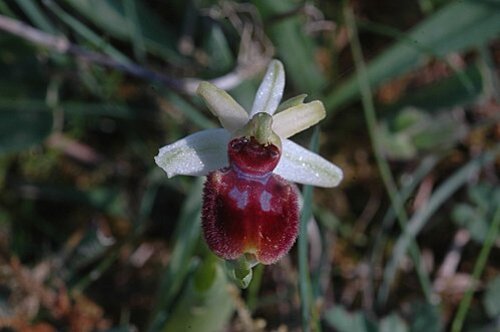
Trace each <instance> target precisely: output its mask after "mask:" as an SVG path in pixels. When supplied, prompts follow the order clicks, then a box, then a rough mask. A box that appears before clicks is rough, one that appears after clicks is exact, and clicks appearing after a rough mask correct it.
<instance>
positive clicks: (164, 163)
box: [155, 129, 231, 178]
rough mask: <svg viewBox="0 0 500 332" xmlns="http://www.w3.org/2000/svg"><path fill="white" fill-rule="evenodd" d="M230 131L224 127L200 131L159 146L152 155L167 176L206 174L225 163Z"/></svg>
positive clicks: (226, 161) (226, 163) (223, 165)
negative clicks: (156, 153)
mask: <svg viewBox="0 0 500 332" xmlns="http://www.w3.org/2000/svg"><path fill="white" fill-rule="evenodd" d="M230 136H231V135H230V134H229V132H228V131H227V130H224V129H207V130H203V131H199V132H197V133H194V134H192V135H189V136H187V137H184V138H183V139H180V140H178V141H177V142H175V143H172V144H169V145H166V146H164V147H162V148H161V149H160V151H159V153H158V155H157V156H156V157H155V161H156V164H157V165H158V166H160V167H161V168H162V169H163V170H164V171H165V172H166V173H167V176H168V177H169V178H171V177H173V176H175V175H193V176H201V175H206V174H208V173H209V172H210V171H213V170H216V169H219V168H222V167H225V166H228V165H229V163H228V160H227V144H228V142H229V139H230Z"/></svg>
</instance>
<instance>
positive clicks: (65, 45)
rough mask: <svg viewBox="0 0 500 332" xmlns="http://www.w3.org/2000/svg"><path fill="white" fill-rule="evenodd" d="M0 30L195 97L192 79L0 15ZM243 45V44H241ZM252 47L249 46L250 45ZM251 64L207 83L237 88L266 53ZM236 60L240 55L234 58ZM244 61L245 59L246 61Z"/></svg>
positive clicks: (263, 62) (257, 68)
mask: <svg viewBox="0 0 500 332" xmlns="http://www.w3.org/2000/svg"><path fill="white" fill-rule="evenodd" d="M0 30H4V31H7V32H9V33H11V34H13V35H16V36H18V37H20V38H23V39H25V40H28V41H30V42H32V43H34V44H37V45H40V46H43V47H46V48H48V49H50V50H53V51H55V52H58V53H62V54H69V55H73V56H75V57H78V58H79V59H81V60H83V61H87V62H91V63H94V64H98V65H101V66H104V67H108V68H112V69H115V70H118V71H121V72H124V73H127V74H129V75H132V76H135V77H139V78H142V79H146V80H148V81H155V82H159V83H161V84H164V85H165V86H167V87H168V88H170V89H172V90H175V91H177V92H180V93H186V94H195V93H196V89H197V88H198V85H199V83H200V82H201V80H199V79H196V78H181V79H179V78H175V77H172V76H168V75H165V74H163V73H159V72H157V71H153V70H150V69H147V68H144V67H142V66H140V65H138V64H135V63H122V62H118V61H117V60H115V59H113V58H111V57H109V56H107V55H104V54H101V53H97V52H93V51H89V50H87V49H85V48H83V47H80V46H78V45H74V44H72V43H71V42H69V41H68V40H67V39H66V38H65V37H59V36H54V35H51V34H49V33H46V32H43V31H40V30H38V29H35V28H33V27H32V26H29V25H28V24H26V23H23V22H20V21H18V20H15V19H12V18H10V17H7V16H4V15H0ZM242 44H243V41H242ZM252 44H253V43H252ZM243 49H250V50H252V49H253V50H255V48H254V47H248V46H247V47H245V48H243ZM250 57H251V58H252V61H244V62H240V61H239V62H238V65H237V66H236V67H235V68H234V69H233V71H231V72H230V73H228V74H226V75H223V76H221V77H218V78H215V79H212V80H210V82H212V83H213V84H215V85H217V86H218V87H219V88H221V89H224V90H228V89H231V88H234V87H236V86H237V85H239V84H240V83H241V82H242V81H243V80H245V79H247V78H249V77H251V76H253V75H254V74H255V73H257V72H259V71H260V70H262V69H263V68H265V65H266V64H267V62H268V61H269V60H270V55H269V54H266V52H264V53H262V54H258V55H255V54H252V55H251V56H250ZM238 58H240V55H239V56H238ZM246 60H248V59H246Z"/></svg>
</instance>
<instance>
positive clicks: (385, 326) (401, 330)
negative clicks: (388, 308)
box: [378, 313, 409, 332]
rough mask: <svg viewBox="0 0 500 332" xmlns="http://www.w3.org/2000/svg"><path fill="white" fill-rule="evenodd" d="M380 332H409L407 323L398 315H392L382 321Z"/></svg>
mask: <svg viewBox="0 0 500 332" xmlns="http://www.w3.org/2000/svg"><path fill="white" fill-rule="evenodd" d="M378 331H379V332H408V331H409V329H408V326H407V325H406V323H405V321H404V320H403V319H401V317H399V316H398V315H397V314H394V313H393V314H390V315H389V316H387V317H385V318H384V319H382V320H381V321H380V324H379V329H378Z"/></svg>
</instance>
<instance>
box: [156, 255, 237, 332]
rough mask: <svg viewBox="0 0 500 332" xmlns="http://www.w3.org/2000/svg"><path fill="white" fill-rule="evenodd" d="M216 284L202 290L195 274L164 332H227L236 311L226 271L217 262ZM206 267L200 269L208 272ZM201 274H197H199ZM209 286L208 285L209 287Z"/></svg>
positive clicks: (214, 278)
mask: <svg viewBox="0 0 500 332" xmlns="http://www.w3.org/2000/svg"><path fill="white" fill-rule="evenodd" d="M209 264H213V271H214V276H213V282H212V283H211V284H210V285H209V287H208V288H205V289H203V290H201V291H200V288H199V287H196V285H195V284H196V283H195V281H194V279H195V278H193V275H191V278H190V280H189V281H188V286H187V287H186V289H185V290H184V292H183V293H182V294H181V296H180V298H179V299H178V301H177V302H176V305H175V308H174V310H173V312H172V314H171V315H170V317H169V319H168V320H167V322H166V324H165V325H164V326H163V327H162V328H161V331H165V332H170V331H172V332H176V331H192V332H218V331H223V330H224V326H225V325H226V324H227V323H228V322H229V320H230V318H231V315H232V313H233V311H234V303H233V300H232V298H231V294H230V293H229V292H230V289H229V287H228V282H227V279H226V276H225V273H224V271H223V270H222V268H221V267H220V266H219V265H218V264H216V261H215V260H213V262H212V263H209ZM204 268H205V267H203V264H202V266H201V267H199V268H198V270H199V269H204ZM197 273H198V271H196V272H195V275H196V274H197ZM205 286H208V284H206V285H205Z"/></svg>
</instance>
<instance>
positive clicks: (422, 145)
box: [378, 107, 467, 159]
mask: <svg viewBox="0 0 500 332" xmlns="http://www.w3.org/2000/svg"><path fill="white" fill-rule="evenodd" d="M378 131H379V133H380V135H381V137H382V138H381V143H382V146H383V148H384V150H385V151H384V152H385V153H386V154H387V156H388V157H390V158H393V159H410V158H414V157H415V156H416V155H417V153H419V152H420V153H423V152H425V153H429V152H441V151H443V150H446V149H449V148H450V147H451V146H453V145H454V144H455V143H457V142H458V140H459V139H461V138H463V136H464V135H465V134H466V133H467V127H466V125H465V124H464V123H463V121H462V120H460V119H457V118H456V117H455V116H454V115H453V114H452V113H450V112H446V111H444V110H443V111H441V112H439V113H436V114H429V113H428V112H426V111H424V110H421V109H417V108H413V107H406V108H404V109H402V110H401V111H400V112H399V113H397V114H396V115H395V116H394V117H389V118H386V119H385V120H383V121H382V122H381V123H380V125H379V128H378Z"/></svg>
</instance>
